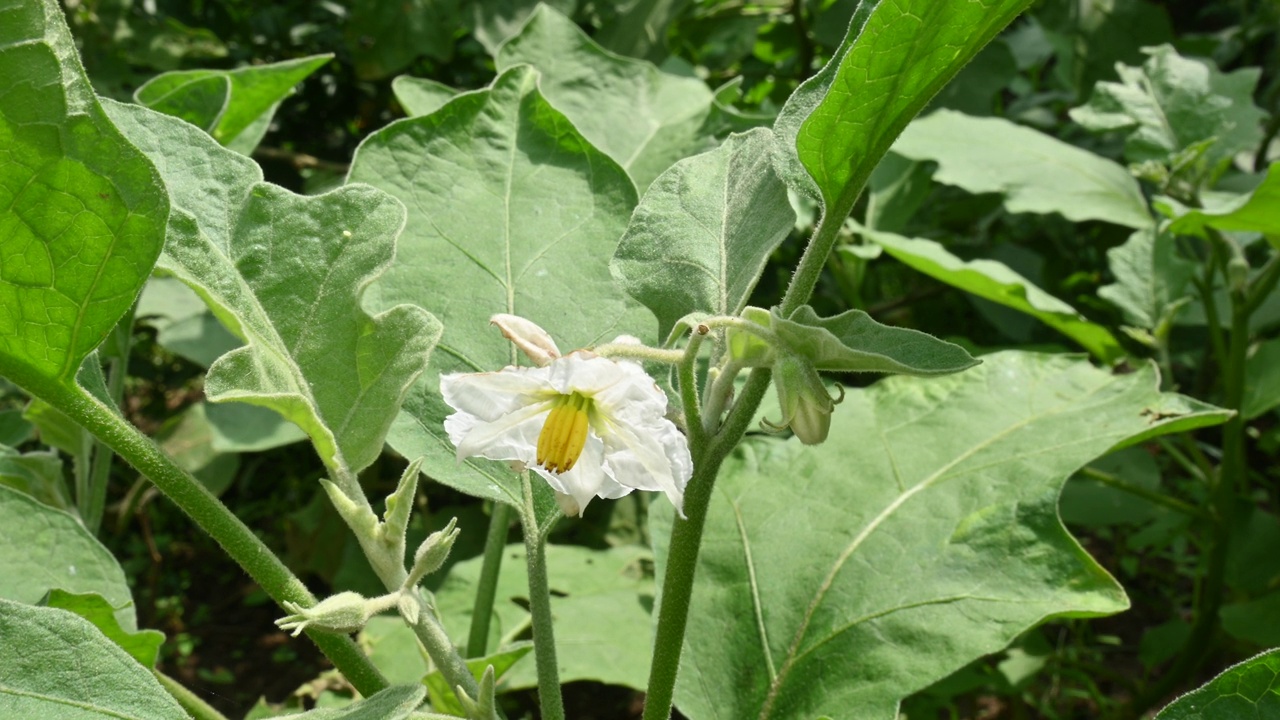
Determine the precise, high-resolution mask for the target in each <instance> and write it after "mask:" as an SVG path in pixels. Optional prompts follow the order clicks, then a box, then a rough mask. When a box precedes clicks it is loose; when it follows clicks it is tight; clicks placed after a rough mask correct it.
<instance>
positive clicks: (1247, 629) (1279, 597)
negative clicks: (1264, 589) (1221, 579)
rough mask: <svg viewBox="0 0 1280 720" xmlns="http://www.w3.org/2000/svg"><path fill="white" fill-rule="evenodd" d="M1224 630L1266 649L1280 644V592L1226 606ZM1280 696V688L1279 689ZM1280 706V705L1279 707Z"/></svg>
mask: <svg viewBox="0 0 1280 720" xmlns="http://www.w3.org/2000/svg"><path fill="white" fill-rule="evenodd" d="M1219 617H1220V618H1221V619H1222V629H1223V630H1225V631H1226V633H1227V634H1228V635H1230V636H1231V637H1233V638H1236V639H1237V640H1243V641H1245V642H1247V643H1251V644H1253V645H1260V646H1262V647H1275V646H1277V645H1280V592H1274V591H1273V592H1270V593H1267V594H1266V595H1263V596H1262V597H1260V598H1257V599H1255V600H1249V601H1248V602H1239V603H1231V604H1229V605H1224V606H1222V610H1221V611H1220V615H1219ZM1277 693H1280V688H1277ZM1277 707H1280V704H1278V705H1277Z"/></svg>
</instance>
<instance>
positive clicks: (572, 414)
mask: <svg viewBox="0 0 1280 720" xmlns="http://www.w3.org/2000/svg"><path fill="white" fill-rule="evenodd" d="M590 408H591V399H590V398H588V397H586V396H585V395H581V394H579V393H572V394H569V395H561V396H560V397H559V398H558V399H557V400H556V402H555V406H554V407H552V408H551V412H550V414H548V415H547V422H546V424H544V425H543V426H542V433H541V434H540V435H538V464H539V465H541V466H542V467H544V468H546V469H548V470H550V471H551V472H569V470H571V469H573V465H574V463H576V462H578V458H579V457H581V456H582V448H584V447H586V444H587V414H588V410H589V409H590Z"/></svg>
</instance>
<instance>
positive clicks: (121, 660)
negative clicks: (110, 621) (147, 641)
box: [0, 599, 188, 720]
mask: <svg viewBox="0 0 1280 720" xmlns="http://www.w3.org/2000/svg"><path fill="white" fill-rule="evenodd" d="M0 637H3V638H4V642H3V643H0V678H3V680H0V717H7V718H60V719H61V720H97V719H99V718H100V719H102V720H108V719H114V720H118V719H119V718H129V720H172V718H184V717H188V715H187V713H186V712H185V711H183V709H182V708H181V707H179V706H178V703H177V702H176V701H174V699H173V698H172V697H170V696H169V694H168V693H167V692H165V691H164V688H162V687H160V683H159V682H157V681H156V679H155V677H153V676H152V675H151V671H150V670H147V669H146V668H144V667H143V666H142V665H139V664H138V662H137V661H136V660H134V659H133V658H132V657H130V656H129V655H128V653H126V652H125V651H124V650H122V649H120V648H119V647H118V646H117V645H116V644H115V643H113V642H112V641H111V640H109V639H108V638H107V637H106V636H105V635H103V634H102V632H101V631H99V630H98V629H97V628H96V627H94V626H93V625H92V624H91V623H90V622H89V621H88V620H85V619H84V618H82V617H80V616H79V615H76V614H75V613H72V612H68V611H66V610H60V609H57V608H48V607H33V606H30V605H23V604H21V603H15V602H11V601H9V600H4V599H0Z"/></svg>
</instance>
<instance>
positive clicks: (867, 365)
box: [769, 305, 978, 376]
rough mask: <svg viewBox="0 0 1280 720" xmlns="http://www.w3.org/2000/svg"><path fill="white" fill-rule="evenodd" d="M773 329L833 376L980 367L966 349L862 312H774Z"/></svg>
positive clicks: (938, 372) (941, 372) (803, 308)
mask: <svg viewBox="0 0 1280 720" xmlns="http://www.w3.org/2000/svg"><path fill="white" fill-rule="evenodd" d="M769 321H770V326H771V327H772V328H773V331H774V332H775V333H777V334H778V337H779V339H780V340H781V342H782V343H783V344H784V345H785V346H786V347H787V349H789V350H791V351H792V352H794V353H796V354H799V355H802V356H804V357H806V358H808V359H809V360H810V361H812V362H813V366H814V367H815V368H817V369H818V370H827V371H830V372H885V373H900V374H904V375H922V376H927V375H946V374H949V373H954V372H960V371H961V370H964V369H966V368H970V367H973V366H974V365H977V364H978V361H977V360H974V359H973V358H972V357H971V356H970V355H969V353H967V352H965V350H964V348H961V347H960V346H959V345H953V344H951V343H949V342H944V341H942V340H939V339H937V338H935V337H933V336H932V335H929V334H928V333H922V332H920V331H919V330H912V329H910V328H900V327H893V326H891V325H882V324H880V323H878V322H876V321H875V320H872V319H871V316H870V315H868V314H866V313H865V312H862V311H861V310H849V311H846V312H843V313H840V314H839V315H836V316H835V317H829V318H822V317H818V314H817V313H816V312H814V310H813V308H811V307H809V306H808V305H801V306H800V307H799V308H798V309H796V311H795V312H793V313H791V314H790V315H789V316H787V317H785V318H784V317H782V316H781V315H779V314H778V311H777V309H776V308H775V309H774V310H773V311H772V312H771V313H770V315H769Z"/></svg>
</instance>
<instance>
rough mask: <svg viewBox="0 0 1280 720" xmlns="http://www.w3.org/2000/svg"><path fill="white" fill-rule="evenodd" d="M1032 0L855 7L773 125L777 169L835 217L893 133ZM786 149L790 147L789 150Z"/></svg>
mask: <svg viewBox="0 0 1280 720" xmlns="http://www.w3.org/2000/svg"><path fill="white" fill-rule="evenodd" d="M1030 4H1031V0H983V1H982V2H938V1H937V0H894V1H893V2H866V3H863V4H862V5H860V6H859V7H858V10H857V11H856V12H855V13H854V17H853V20H852V22H851V23H850V25H849V32H848V34H847V35H845V38H844V42H843V43H841V45H840V47H839V48H838V49H837V50H836V52H835V54H834V55H833V56H832V58H831V60H830V61H829V62H828V63H827V64H826V65H825V66H824V67H823V68H822V70H820V71H819V72H818V73H817V74H816V75H814V76H813V77H812V78H810V79H809V80H807V81H806V82H804V83H803V84H802V85H801V86H800V87H799V88H798V89H797V90H796V92H795V93H793V94H792V95H791V97H790V98H789V99H788V100H787V104H786V105H785V106H784V107H783V109H782V113H781V114H780V115H779V116H778V122H777V124H776V125H775V126H774V130H775V131H777V133H778V136H779V141H780V145H779V151H780V152H779V156H778V159H779V161H780V163H781V165H782V173H781V174H782V175H783V178H784V179H785V180H787V182H788V183H789V184H791V185H792V186H793V187H795V188H797V189H804V190H806V191H807V192H809V193H810V194H812V195H814V196H815V197H821V198H822V199H823V200H824V201H825V205H826V210H827V212H838V214H840V215H843V214H844V213H846V212H848V211H849V210H850V209H851V208H852V207H853V203H854V200H856V199H857V196H858V195H859V194H860V193H861V192H862V188H863V185H864V184H865V183H866V180H867V177H868V176H869V175H870V174H871V171H872V170H873V169H874V168H875V166H876V164H877V163H878V162H880V158H881V157H882V156H883V155H884V154H885V151H887V150H888V149H889V146H890V145H891V144H892V143H893V140H894V138H896V137H897V136H898V133H900V132H902V129H903V128H904V127H906V125H907V123H908V122H910V121H911V118H913V117H915V115H916V113H918V112H920V110H921V108H923V107H924V106H925V103H927V102H928V101H929V99H930V98H932V97H933V96H934V94H935V93H937V92H938V90H939V89H941V88H942V86H943V85H946V84H947V82H948V81H949V80H950V79H951V78H953V77H955V75H956V73H958V72H959V71H960V69H961V68H963V67H964V66H965V65H966V64H967V63H968V62H969V61H970V60H972V59H973V56H974V55H976V54H977V53H978V51H979V50H981V49H982V47H983V46H984V45H986V44H987V43H988V42H989V41H990V40H991V38H993V37H995V35H996V33H998V32H1000V30H1001V29H1002V28H1004V26H1005V25H1008V24H1009V22H1010V21H1012V20H1013V18H1015V17H1017V15H1018V13H1020V12H1022V10H1023V9H1024V8H1026V7H1027V6H1028V5H1030ZM793 148H794V150H793Z"/></svg>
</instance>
